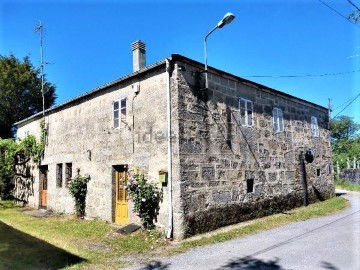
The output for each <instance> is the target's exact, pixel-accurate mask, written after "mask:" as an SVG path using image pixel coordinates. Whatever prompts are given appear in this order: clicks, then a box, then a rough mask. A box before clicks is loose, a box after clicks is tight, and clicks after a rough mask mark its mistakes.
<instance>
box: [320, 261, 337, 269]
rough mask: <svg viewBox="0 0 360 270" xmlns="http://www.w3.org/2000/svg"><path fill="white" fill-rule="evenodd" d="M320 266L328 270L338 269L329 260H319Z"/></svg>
mask: <svg viewBox="0 0 360 270" xmlns="http://www.w3.org/2000/svg"><path fill="white" fill-rule="evenodd" d="M321 267H322V268H324V269H329V270H340V269H339V268H337V267H336V266H335V265H333V264H331V263H329V262H321Z"/></svg>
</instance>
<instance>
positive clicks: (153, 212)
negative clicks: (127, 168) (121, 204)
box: [127, 172, 162, 230]
mask: <svg viewBox="0 0 360 270" xmlns="http://www.w3.org/2000/svg"><path fill="white" fill-rule="evenodd" d="M128 176H129V177H128V186H127V188H128V191H129V196H130V198H131V200H132V201H133V202H134V212H135V213H137V214H138V216H139V217H140V218H141V221H142V223H143V226H144V228H145V229H148V230H150V229H154V228H155V224H154V221H155V220H156V217H157V215H158V214H159V209H160V202H161V200H162V190H161V189H160V188H158V187H156V186H155V185H154V184H152V183H149V182H148V181H147V179H146V178H145V177H144V175H142V174H140V175H134V174H133V173H132V172H129V174H128Z"/></svg>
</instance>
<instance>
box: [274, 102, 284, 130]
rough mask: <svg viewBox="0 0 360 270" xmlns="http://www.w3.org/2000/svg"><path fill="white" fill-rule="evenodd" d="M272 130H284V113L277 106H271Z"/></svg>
mask: <svg viewBox="0 0 360 270" xmlns="http://www.w3.org/2000/svg"><path fill="white" fill-rule="evenodd" d="M272 112H273V131H275V132H284V130H285V129H284V114H283V111H282V110H281V109H280V108H278V107H274V108H273V111H272Z"/></svg>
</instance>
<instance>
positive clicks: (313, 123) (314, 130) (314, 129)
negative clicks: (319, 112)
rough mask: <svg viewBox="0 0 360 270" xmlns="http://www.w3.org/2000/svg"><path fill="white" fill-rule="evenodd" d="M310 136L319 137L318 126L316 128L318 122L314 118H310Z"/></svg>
mask: <svg viewBox="0 0 360 270" xmlns="http://www.w3.org/2000/svg"><path fill="white" fill-rule="evenodd" d="M310 128H311V135H313V136H314V137H319V135H320V133H319V126H318V121H317V118H316V117H315V116H311V127H310Z"/></svg>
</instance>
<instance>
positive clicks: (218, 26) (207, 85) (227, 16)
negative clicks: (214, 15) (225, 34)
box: [204, 12, 235, 89]
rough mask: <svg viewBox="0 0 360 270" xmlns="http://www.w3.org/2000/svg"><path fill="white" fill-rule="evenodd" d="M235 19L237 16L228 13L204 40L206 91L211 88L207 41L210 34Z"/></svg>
mask: <svg viewBox="0 0 360 270" xmlns="http://www.w3.org/2000/svg"><path fill="white" fill-rule="evenodd" d="M234 18H235V15H234V14H232V13H230V12H228V13H226V14H225V16H224V18H222V20H221V21H219V22H218V24H217V25H216V26H215V27H214V28H213V29H211V31H210V32H209V33H207V34H206V36H205V39H204V55H205V89H208V87H209V82H208V72H207V52H206V41H207V38H208V36H210V34H211V33H212V32H214V31H215V30H216V29H218V28H223V26H224V25H226V24H229V23H231V22H232V21H233V20H234Z"/></svg>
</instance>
